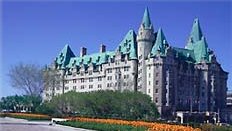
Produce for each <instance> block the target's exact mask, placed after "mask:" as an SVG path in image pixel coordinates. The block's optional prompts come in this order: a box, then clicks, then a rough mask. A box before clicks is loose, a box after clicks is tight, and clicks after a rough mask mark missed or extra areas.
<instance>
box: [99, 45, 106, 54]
mask: <svg viewBox="0 0 232 131" xmlns="http://www.w3.org/2000/svg"><path fill="white" fill-rule="evenodd" d="M103 52H106V46H105V45H103V44H101V45H100V53H103Z"/></svg>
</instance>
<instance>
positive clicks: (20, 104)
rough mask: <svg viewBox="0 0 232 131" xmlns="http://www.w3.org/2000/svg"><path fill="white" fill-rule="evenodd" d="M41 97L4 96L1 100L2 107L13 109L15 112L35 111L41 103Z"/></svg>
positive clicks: (0, 107)
mask: <svg viewBox="0 0 232 131" xmlns="http://www.w3.org/2000/svg"><path fill="white" fill-rule="evenodd" d="M41 101H42V100H41V97H39V96H28V95H23V96H18V95H15V96H7V97H2V98H1V101H0V109H1V110H7V111H13V112H21V111H27V112H34V111H35V108H37V107H38V106H39V105H40V103H41Z"/></svg>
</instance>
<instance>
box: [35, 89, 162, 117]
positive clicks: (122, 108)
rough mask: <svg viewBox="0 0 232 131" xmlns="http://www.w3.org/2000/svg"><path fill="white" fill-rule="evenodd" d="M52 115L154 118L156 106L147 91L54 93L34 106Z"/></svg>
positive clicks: (156, 113) (156, 114)
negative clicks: (40, 104) (45, 101)
mask: <svg viewBox="0 0 232 131" xmlns="http://www.w3.org/2000/svg"><path fill="white" fill-rule="evenodd" d="M37 111H38V112H40V113H45V114H51V113H52V114H53V115H55V116H60V117H66V116H82V117H92V118H116V119H126V120H148V121H153V120H155V119H156V118H157V117H158V116H159V113H158V110H157V108H156V106H155V104H154V103H153V102H152V101H151V98H150V97H149V96H148V95H145V94H142V93H140V92H129V91H124V92H120V91H110V90H104V91H95V92H84V93H80V92H73V91H71V92H68V93H65V94H62V95H58V96H55V97H53V99H52V100H51V101H50V102H48V103H45V104H44V105H42V106H41V107H40V109H39V108H38V110H37Z"/></svg>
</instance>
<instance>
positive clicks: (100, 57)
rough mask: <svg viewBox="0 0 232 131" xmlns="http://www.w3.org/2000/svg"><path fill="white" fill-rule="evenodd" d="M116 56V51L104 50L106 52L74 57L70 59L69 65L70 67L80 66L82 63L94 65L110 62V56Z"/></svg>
mask: <svg viewBox="0 0 232 131" xmlns="http://www.w3.org/2000/svg"><path fill="white" fill-rule="evenodd" d="M114 56H115V53H114V52H112V51H111V52H110V51H107V52H104V53H95V54H91V55H85V56H83V57H73V58H71V59H70V62H69V64H68V65H67V67H68V68H72V67H80V66H82V65H84V66H86V67H87V66H88V65H89V64H93V65H101V64H104V63H107V62H108V59H109V58H113V57H114Z"/></svg>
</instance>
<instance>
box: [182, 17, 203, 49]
mask: <svg viewBox="0 0 232 131" xmlns="http://www.w3.org/2000/svg"><path fill="white" fill-rule="evenodd" d="M202 37H203V34H202V31H201V27H200V22H199V19H198V18H196V19H194V22H193V26H192V30H191V33H190V36H189V41H188V43H187V46H186V47H185V48H187V49H193V44H194V43H196V42H198V41H200V40H201V39H202Z"/></svg>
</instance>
